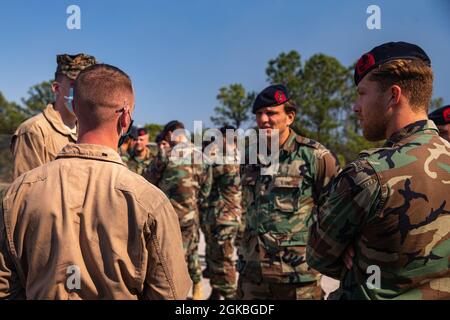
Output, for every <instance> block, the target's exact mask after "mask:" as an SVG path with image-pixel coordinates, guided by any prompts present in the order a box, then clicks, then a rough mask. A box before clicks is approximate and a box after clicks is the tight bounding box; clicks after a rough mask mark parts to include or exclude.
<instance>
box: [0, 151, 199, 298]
mask: <svg viewBox="0 0 450 320" xmlns="http://www.w3.org/2000/svg"><path fill="white" fill-rule="evenodd" d="M0 209H1V207H0ZM77 273H78V276H79V277H77ZM77 279H78V280H79V284H80V285H79V286H77ZM190 287H191V280H190V278H189V275H188V272H187V266H186V262H185V260H184V254H183V247H182V241H181V233H180V225H179V222H178V217H177V215H176V213H175V211H174V209H173V207H172V206H171V204H170V201H169V200H168V199H167V197H166V196H165V195H164V194H163V193H162V192H161V191H159V190H158V189H157V188H156V187H154V186H153V185H151V184H150V183H148V182H147V181H146V180H145V179H144V178H143V177H141V176H139V175H137V174H135V173H132V172H130V171H129V170H128V169H127V168H126V167H125V165H124V164H123V163H122V160H121V159H120V156H119V154H118V153H117V152H116V151H114V150H112V149H109V148H107V147H103V146H98V145H88V144H79V145H78V144H69V145H67V146H66V147H64V148H63V150H62V151H61V152H60V153H59V155H58V157H57V159H56V160H55V161H52V162H50V163H47V164H46V165H43V166H41V167H39V168H36V169H34V170H31V171H29V172H27V173H26V174H24V175H22V176H20V177H19V178H18V179H16V180H15V181H14V182H13V184H12V185H11V186H10V188H9V189H8V190H7V191H6V193H5V196H4V199H3V202H2V210H0V298H11V299H14V298H27V299H185V298H186V296H187V294H188V291H189V289H190Z"/></svg>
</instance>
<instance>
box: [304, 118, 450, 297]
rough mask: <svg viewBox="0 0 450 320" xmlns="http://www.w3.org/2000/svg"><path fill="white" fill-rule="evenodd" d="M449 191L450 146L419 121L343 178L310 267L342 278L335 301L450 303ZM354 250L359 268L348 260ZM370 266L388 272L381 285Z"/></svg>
mask: <svg viewBox="0 0 450 320" xmlns="http://www.w3.org/2000/svg"><path fill="white" fill-rule="evenodd" d="M449 194H450V144H449V143H448V142H447V141H445V140H444V139H442V138H440V137H439V136H438V132H437V129H436V126H435V125H434V124H433V123H432V122H431V121H427V120H423V121H418V122H415V123H412V124H410V125H408V126H406V127H405V128H403V129H402V130H400V131H399V132H397V133H395V134H393V135H392V136H391V137H390V138H389V139H388V140H387V141H386V143H385V145H384V146H383V147H382V148H379V149H372V150H369V151H364V152H362V153H361V154H360V157H359V159H358V160H356V161H354V162H352V163H350V164H349V165H348V166H347V167H346V168H345V169H344V170H343V171H342V172H341V174H340V175H339V176H338V177H337V178H336V179H335V181H334V183H333V186H332V188H331V192H330V196H329V199H328V201H327V202H326V203H325V204H324V205H323V206H321V207H320V208H319V210H318V213H317V217H316V216H315V218H316V219H317V221H316V222H315V223H314V224H313V226H312V227H311V234H310V240H309V244H308V250H307V262H308V264H309V265H310V266H311V267H313V268H315V269H317V270H318V271H320V272H322V273H323V274H326V275H329V276H331V277H334V278H336V279H339V278H340V279H341V287H340V288H339V290H338V291H337V292H336V293H335V294H334V298H340V299H450V269H449V262H450V201H449V199H450V198H449ZM349 245H351V246H353V247H354V250H355V256H354V258H353V267H352V269H351V270H347V269H346V267H345V266H344V263H343V260H342V255H343V254H344V252H345V250H346V249H347V248H348V246H349ZM369 266H377V267H379V268H380V269H379V270H380V275H381V277H380V278H381V279H380V280H381V281H380V286H379V287H376V286H375V287H373V286H372V285H373V284H374V282H373V281H372V280H373V279H368V278H369V277H371V275H372V274H374V271H371V270H370V269H368V267H369ZM368 280H369V281H368Z"/></svg>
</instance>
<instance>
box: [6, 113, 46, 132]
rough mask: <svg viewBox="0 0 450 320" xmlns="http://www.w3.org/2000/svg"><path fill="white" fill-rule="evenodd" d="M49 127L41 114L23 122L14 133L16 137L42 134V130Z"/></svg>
mask: <svg viewBox="0 0 450 320" xmlns="http://www.w3.org/2000/svg"><path fill="white" fill-rule="evenodd" d="M45 126H47V121H46V120H45V117H44V115H43V114H42V113H39V114H37V115H35V116H33V117H31V118H29V119H27V120H25V121H24V122H22V123H21V124H20V125H19V127H18V128H17V129H16V132H15V133H14V135H15V136H18V135H21V134H27V133H28V134H33V133H34V134H35V133H40V132H42V128H43V127H45Z"/></svg>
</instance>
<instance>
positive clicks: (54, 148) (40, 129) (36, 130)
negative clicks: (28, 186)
mask: <svg viewBox="0 0 450 320" xmlns="http://www.w3.org/2000/svg"><path fill="white" fill-rule="evenodd" d="M76 141H77V135H76V134H74V133H72V132H71V131H70V130H69V128H67V127H66V126H65V125H64V123H63V121H62V119H61V116H60V115H59V113H58V112H57V111H55V109H54V107H53V105H51V104H49V105H48V106H47V108H45V109H44V112H42V113H40V114H38V115H36V116H34V117H32V118H30V119H28V120H27V121H25V122H24V123H22V124H21V125H20V126H19V128H17V130H16V132H15V133H14V135H13V137H12V140H11V151H12V153H13V157H14V166H13V178H14V179H15V178H17V177H18V176H20V175H21V174H22V173H24V172H27V171H29V170H31V169H34V168H37V167H39V166H41V165H43V164H45V163H47V162H50V161H52V160H54V159H55V158H56V156H57V154H58V153H59V151H61V149H62V148H63V147H64V146H65V145H66V144H68V143H74V142H76Z"/></svg>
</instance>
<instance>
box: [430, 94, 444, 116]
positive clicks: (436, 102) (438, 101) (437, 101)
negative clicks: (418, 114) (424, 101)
mask: <svg viewBox="0 0 450 320" xmlns="http://www.w3.org/2000/svg"><path fill="white" fill-rule="evenodd" d="M443 106H444V99H442V97H439V98H434V99H431V103H430V107H429V111H430V112H431V111H434V110H436V109H439V108H440V107H443Z"/></svg>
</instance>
